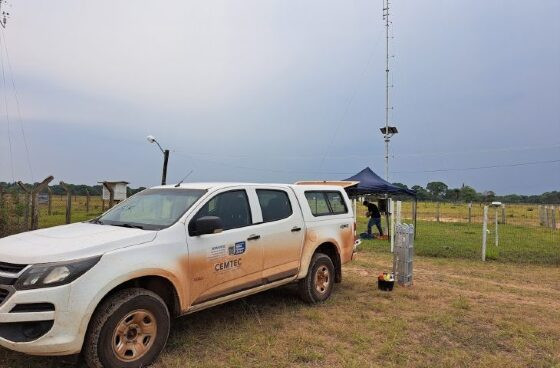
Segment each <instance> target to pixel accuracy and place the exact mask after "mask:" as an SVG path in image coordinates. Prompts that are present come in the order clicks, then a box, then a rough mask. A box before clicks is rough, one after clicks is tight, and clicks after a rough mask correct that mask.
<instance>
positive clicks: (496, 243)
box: [494, 207, 499, 246]
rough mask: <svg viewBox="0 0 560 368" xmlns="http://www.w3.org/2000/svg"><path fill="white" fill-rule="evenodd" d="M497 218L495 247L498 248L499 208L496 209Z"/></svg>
mask: <svg viewBox="0 0 560 368" xmlns="http://www.w3.org/2000/svg"><path fill="white" fill-rule="evenodd" d="M495 218H496V229H495V231H496V239H495V240H494V245H496V246H498V240H499V239H498V207H496V213H495Z"/></svg>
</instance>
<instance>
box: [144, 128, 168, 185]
mask: <svg viewBox="0 0 560 368" xmlns="http://www.w3.org/2000/svg"><path fill="white" fill-rule="evenodd" d="M146 139H147V140H148V142H150V143H155V144H157V146H158V147H159V149H160V151H161V153H163V173H162V174H161V185H165V183H166V181H167V162H168V161H169V150H168V149H166V150H164V149H163V148H161V145H160V144H159V142H158V141H157V140H156V138H155V137H154V136H153V135H149V136H147V137H146Z"/></svg>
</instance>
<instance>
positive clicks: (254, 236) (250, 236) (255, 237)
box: [247, 234, 261, 240]
mask: <svg viewBox="0 0 560 368" xmlns="http://www.w3.org/2000/svg"><path fill="white" fill-rule="evenodd" d="M260 238H261V236H260V235H257V234H253V235H249V237H248V238H247V240H258V239H260Z"/></svg>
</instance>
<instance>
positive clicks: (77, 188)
mask: <svg viewBox="0 0 560 368" xmlns="http://www.w3.org/2000/svg"><path fill="white" fill-rule="evenodd" d="M36 184H37V183H34V184H25V185H26V186H27V187H31V186H32V185H36ZM67 185H68V187H70V189H71V190H72V194H74V195H79V196H82V195H84V196H85V195H86V194H87V193H88V192H89V195H91V196H100V195H101V193H102V190H103V188H102V186H101V185H84V184H67ZM0 188H2V189H3V191H4V193H12V192H18V191H21V188H20V187H19V186H18V185H17V184H16V183H6V182H0ZM49 188H50V189H51V191H52V194H55V195H64V194H66V191H65V190H64V189H63V188H62V186H60V185H59V184H54V185H49ZM144 189H146V188H144V187H139V188H127V196H131V195H133V194H136V193H138V192H140V191H142V190H144ZM44 192H45V193H47V190H46V189H45V190H44Z"/></svg>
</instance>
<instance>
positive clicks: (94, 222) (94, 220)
mask: <svg viewBox="0 0 560 368" xmlns="http://www.w3.org/2000/svg"><path fill="white" fill-rule="evenodd" d="M90 222H91V223H92V224H99V225H103V221H101V220H100V219H98V218H96V219H93V220H91V221H90Z"/></svg>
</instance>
